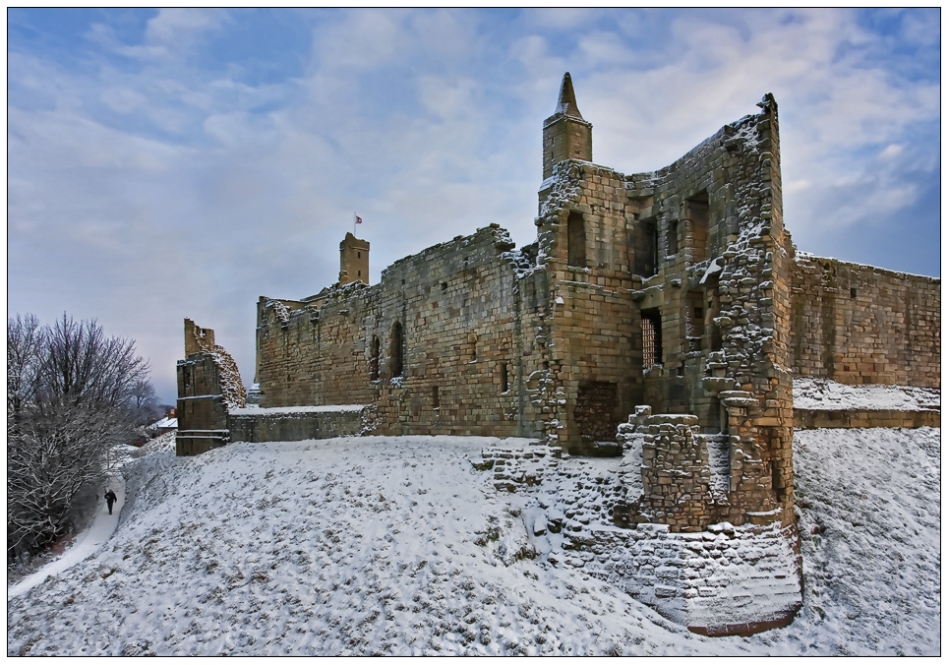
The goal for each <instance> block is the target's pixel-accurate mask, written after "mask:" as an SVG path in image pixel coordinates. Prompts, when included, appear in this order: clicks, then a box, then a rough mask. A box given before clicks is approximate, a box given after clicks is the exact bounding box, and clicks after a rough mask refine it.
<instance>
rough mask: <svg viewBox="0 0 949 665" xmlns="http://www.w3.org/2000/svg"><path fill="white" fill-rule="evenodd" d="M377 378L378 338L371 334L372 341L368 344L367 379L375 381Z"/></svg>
mask: <svg viewBox="0 0 949 665" xmlns="http://www.w3.org/2000/svg"><path fill="white" fill-rule="evenodd" d="M378 378H379V338H378V337H376V336H375V335H373V336H372V343H371V344H370V345H369V380H370V381H375V380H377V379H378Z"/></svg>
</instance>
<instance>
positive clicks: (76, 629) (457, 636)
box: [7, 428, 940, 656]
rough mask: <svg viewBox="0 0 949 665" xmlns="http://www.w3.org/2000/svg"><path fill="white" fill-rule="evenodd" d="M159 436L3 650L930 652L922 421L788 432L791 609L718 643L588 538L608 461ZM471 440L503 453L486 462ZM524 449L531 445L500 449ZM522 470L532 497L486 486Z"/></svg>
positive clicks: (929, 494) (935, 559)
mask: <svg viewBox="0 0 949 665" xmlns="http://www.w3.org/2000/svg"><path fill="white" fill-rule="evenodd" d="M155 448H157V449H156V450H154V452H151V454H145V455H144V456H142V457H138V458H136V459H133V460H131V461H130V463H129V465H130V468H131V474H130V476H129V481H128V484H127V495H126V496H127V498H126V501H125V504H124V505H123V510H122V514H121V523H120V524H119V526H118V528H117V530H116V532H115V534H114V536H113V537H112V539H111V540H110V541H108V543H107V544H106V545H105V546H103V547H101V548H100V549H99V550H98V551H96V552H94V553H91V555H90V556H89V558H88V559H86V560H85V561H83V562H81V563H78V564H76V565H75V566H73V567H72V568H70V569H68V570H66V571H63V572H60V573H59V574H58V575H57V576H55V577H53V578H50V579H47V580H46V581H45V582H43V583H41V584H39V585H37V586H36V587H34V588H32V589H30V590H29V591H27V592H25V593H24V594H23V595H21V596H18V597H14V598H10V599H9V604H8V642H7V651H8V654H9V655H17V654H22V655H44V654H45V655H145V654H157V655H220V654H231V655H285V654H286V655H290V654H293V655H371V654H387V655H423V654H428V655H456V654H471V655H607V654H614V655H627V656H633V655H698V654H702V655H838V654H839V655H843V654H860V655H870V654H881V655H882V654H888V655H894V654H907V655H910V654H913V655H934V654H938V653H939V650H940V626H939V618H940V613H939V594H940V584H939V553H940V550H939V501H938V497H939V494H938V492H939V432H938V430H933V429H925V428H921V429H916V430H898V429H892V430H891V429H887V430H883V429H866V430H857V431H854V430H810V431H804V432H796V433H795V442H794V455H795V459H794V463H795V470H796V495H797V499H798V510H799V516H800V519H799V526H800V531H801V536H802V547H801V554H802V557H803V570H804V607H803V608H802V609H801V611H800V613H799V614H798V615H797V617H796V618H795V619H794V621H793V623H791V624H790V625H789V626H787V627H785V628H779V629H774V630H770V631H766V632H763V633H760V634H757V635H754V636H752V637H718V638H715V637H706V636H702V635H697V634H694V633H690V632H689V631H688V630H686V628H684V627H683V626H681V625H679V624H677V623H674V622H673V621H670V620H669V619H667V618H664V617H663V616H662V615H660V614H658V613H657V612H655V611H654V610H652V609H650V608H649V607H647V606H646V605H644V604H642V603H641V602H639V601H638V600H637V599H636V598H635V597H634V595H633V594H634V593H636V592H637V588H636V587H635V585H634V584H630V581H631V580H634V579H635V578H634V573H632V572H628V574H627V573H623V572H622V571H620V570H619V569H618V567H617V566H615V565H614V566H613V567H612V568H610V567H608V566H607V565H605V564H604V563H603V562H601V561H600V558H599V555H597V553H596V552H595V551H593V549H592V546H591V547H584V546H583V542H582V541H583V540H585V539H586V534H589V533H592V532H593V531H594V530H599V531H602V532H606V531H610V529H609V527H608V526H607V524H608V519H607V517H606V516H605V515H604V509H605V503H604V492H603V491H602V488H603V487H604V486H607V485H608V484H609V482H611V480H612V479H613V477H614V476H615V474H616V472H617V471H618V470H619V465H620V464H621V460H620V459H618V458H614V459H606V458H602V459H591V458H585V459H584V458H569V459H562V460H559V459H556V458H555V457H554V456H553V455H552V454H551V453H550V452H547V451H549V450H550V449H548V448H547V447H546V446H542V445H536V444H534V443H532V442H530V441H526V440H498V439H486V438H452V437H363V438H348V439H329V440H322V441H304V442H294V443H261V444H247V443H237V444H231V445H229V446H225V447H223V448H218V449H214V450H211V451H209V452H207V453H205V454H203V455H200V456H196V457H175V456H174V452H173V451H172V450H170V449H169V447H168V446H155ZM486 450H494V451H498V454H497V455H496V458H497V459H504V460H505V462H508V461H510V462H511V463H510V464H507V463H506V464H504V465H500V466H497V467H494V468H491V469H487V468H485V465H484V464H482V462H483V461H484V460H485V459H486V458H485V456H484V454H483V453H484V452H485V451H486ZM524 450H527V451H530V450H535V451H544V454H543V455H534V454H532V455H531V457H530V458H527V457H526V455H525V454H524V453H520V454H521V457H520V458H519V459H518V458H516V457H515V456H514V453H513V452H511V457H508V458H505V457H502V456H501V455H502V454H507V452H509V451H524ZM141 452H145V453H148V452H150V451H149V450H146V449H143V450H142V451H141ZM505 468H506V470H505V471H503V472H500V471H499V469H505ZM517 479H520V480H523V481H525V482H524V483H523V485H524V486H526V487H527V490H523V489H520V488H518V489H517V490H516V491H515V492H508V491H507V490H506V489H498V488H497V487H496V485H497V484H501V483H504V482H513V481H514V480H517ZM530 483H533V484H530ZM662 530H663V529H662V528H661V527H658V525H655V526H643V527H640V528H639V529H618V528H615V527H614V528H613V529H612V531H610V532H611V533H614V534H619V535H622V536H626V537H629V536H631V535H633V534H637V533H639V532H641V533H640V535H641V536H642V537H643V538H642V542H650V538H652V536H655V540H654V541H653V542H656V543H661V540H662V534H661V533H659V532H660V531H662ZM554 531H556V532H554ZM729 531H732V532H731V533H729ZM653 532H655V533H653ZM687 535H688V539H690V540H694V543H692V544H693V545H695V546H700V548H701V549H702V550H704V551H709V552H711V551H718V552H721V553H724V557H728V556H730V555H729V554H727V553H728V552H729V551H735V552H737V553H738V556H742V555H747V554H753V553H754V552H755V551H760V550H761V548H760V547H759V546H757V545H755V544H754V543H753V542H751V541H749V542H748V543H747V545H746V544H743V543H744V542H745V541H743V540H741V537H740V534H739V533H737V529H736V528H734V527H730V525H717V526H716V527H715V528H713V529H710V530H709V532H707V536H708V537H706V534H703V533H699V534H687ZM564 544H570V546H571V548H570V549H565V548H564V547H563V545H564ZM575 545H579V547H576V546H575ZM706 545H708V547H706ZM731 545H735V547H731ZM716 558H721V557H716ZM752 558H753V557H752ZM763 560H764V558H763V557H762V559H761V560H759V562H758V563H756V564H753V566H759V565H761V562H762V561H763ZM606 561H607V562H610V561H613V563H614V564H615V563H617V561H614V560H613V559H611V558H609V557H608V558H607V559H606ZM730 568H733V569H734V571H735V572H740V569H739V568H738V567H735V566H728V565H725V566H723V567H722V570H723V571H727V570H729V569H730Z"/></svg>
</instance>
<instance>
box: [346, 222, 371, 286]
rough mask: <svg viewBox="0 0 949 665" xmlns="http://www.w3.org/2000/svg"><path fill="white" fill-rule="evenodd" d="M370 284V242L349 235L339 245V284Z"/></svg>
mask: <svg viewBox="0 0 949 665" xmlns="http://www.w3.org/2000/svg"><path fill="white" fill-rule="evenodd" d="M350 282H362V283H363V284H368V283H369V242H368V241H366V240H360V239H359V238H357V237H356V236H354V235H353V234H352V233H347V234H346V237H345V238H343V241H342V242H341V243H339V284H340V286H342V285H344V284H349V283H350Z"/></svg>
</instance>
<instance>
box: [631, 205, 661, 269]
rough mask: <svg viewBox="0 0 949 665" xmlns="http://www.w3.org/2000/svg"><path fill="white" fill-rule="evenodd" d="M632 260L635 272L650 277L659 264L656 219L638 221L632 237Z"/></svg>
mask: <svg viewBox="0 0 949 665" xmlns="http://www.w3.org/2000/svg"><path fill="white" fill-rule="evenodd" d="M634 238H635V239H634V251H633V260H634V262H635V266H636V274H637V275H639V276H640V277H652V276H653V275H655V274H656V271H657V270H658V265H659V238H658V235H657V231H656V220H655V219H647V220H645V221H643V222H640V223H639V227H638V229H637V231H636V235H635V237H634Z"/></svg>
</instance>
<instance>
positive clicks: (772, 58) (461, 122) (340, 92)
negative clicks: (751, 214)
mask: <svg viewBox="0 0 949 665" xmlns="http://www.w3.org/2000/svg"><path fill="white" fill-rule="evenodd" d="M8 20H9V31H8V34H9V42H8V76H9V80H8V90H9V100H8V109H7V112H8V164H9V171H8V196H9V200H8V261H9V265H8V292H9V313H10V314H11V315H14V314H16V313H26V312H32V313H35V314H37V315H38V316H39V317H40V318H41V320H43V321H44V322H50V321H52V319H53V318H54V317H56V316H57V315H61V314H62V312H64V311H65V312H68V313H69V314H71V315H72V316H74V317H75V318H79V319H89V318H95V319H97V320H98V321H99V323H100V324H102V325H103V327H104V328H105V330H106V332H107V333H109V334H111V335H118V336H122V337H130V338H133V339H135V340H136V341H137V344H138V349H139V351H140V353H141V354H142V355H143V356H145V357H146V358H148V359H149V361H150V363H151V366H152V371H153V382H154V383H155V386H156V388H157V390H158V392H159V395H160V397H161V398H162V400H163V401H165V402H168V403H173V401H174V399H175V385H174V382H175V379H174V372H175V370H174V367H175V360H176V359H178V358H180V357H181V356H182V355H183V338H182V334H183V333H182V328H183V326H182V319H184V318H185V317H190V318H193V319H194V320H195V321H196V322H197V323H198V324H199V325H201V326H206V327H210V328H214V329H215V330H216V333H217V339H218V342H219V343H221V344H223V345H224V346H225V347H226V348H227V349H228V350H229V351H231V353H232V354H233V355H234V356H235V358H236V359H237V362H238V364H239V366H240V367H241V370H242V373H243V375H244V380H245V383H247V384H249V383H250V382H251V381H252V380H253V366H254V357H253V354H254V329H255V309H256V307H255V303H256V301H257V298H258V297H259V296H262V295H265V296H270V297H286V298H301V297H305V296H307V295H311V294H313V293H316V292H317V291H319V290H320V289H321V288H322V287H324V286H327V285H329V284H331V283H333V282H334V281H335V280H336V278H337V276H338V270H339V252H338V243H339V241H340V240H341V239H342V237H343V235H344V234H345V233H346V231H348V230H349V231H351V230H352V228H353V227H352V219H353V214H354V212H357V213H358V214H359V215H360V216H361V217H362V218H363V219H364V220H365V223H364V224H363V225H362V226H361V227H360V229H359V234H358V235H360V236H361V237H364V238H366V239H367V240H369V241H370V242H371V243H372V256H371V268H372V280H373V282H375V281H378V279H379V273H380V271H381V270H382V269H383V268H384V267H385V266H387V265H389V264H390V263H392V262H393V261H394V260H396V259H398V258H400V257H402V256H405V255H407V254H412V253H415V252H418V251H419V250H421V249H423V248H425V247H427V246H429V245H431V244H434V243H437V242H442V241H445V240H449V239H451V238H452V237H454V236H456V235H459V234H468V233H471V232H473V231H474V230H475V229H476V228H478V227H481V226H485V225H487V224H489V223H491V222H497V223H499V224H501V225H502V226H503V227H505V228H507V229H508V230H510V231H511V234H512V236H513V237H514V240H515V241H516V242H517V243H518V245H522V244H525V243H528V242H531V241H532V240H533V238H534V225H533V219H534V216H535V215H536V212H537V203H536V201H537V199H536V193H537V187H538V185H539V184H540V182H541V123H542V122H543V120H544V118H546V117H547V116H548V115H550V114H551V113H552V112H553V111H554V105H555V102H556V99H557V92H558V88H559V85H560V79H561V77H562V76H563V73H564V72H565V71H570V72H571V75H572V77H573V81H574V87H575V89H576V93H577V100H578V105H579V107H580V110H581V112H582V113H583V115H584V117H585V118H586V119H587V120H589V121H590V122H592V123H593V126H594V133H593V136H594V146H593V150H594V155H593V157H594V161H595V162H597V163H599V164H604V165H606V166H610V167H613V168H615V169H617V170H619V171H621V172H624V173H635V172H641V171H649V170H654V169H657V168H660V167H662V166H665V165H667V164H669V163H671V162H672V161H674V160H675V159H677V158H678V157H679V156H681V155H682V154H683V153H684V152H686V151H687V150H689V149H690V148H692V147H693V146H695V145H696V144H698V143H699V142H701V141H702V140H704V139H705V138H707V137H708V136H710V135H711V134H713V133H715V132H716V131H717V130H718V129H719V128H720V127H721V126H722V125H724V124H726V123H728V122H731V121H733V120H737V119H739V118H741V117H742V116H744V115H746V114H749V113H755V112H757V110H758V109H757V108H756V107H755V103H756V102H757V101H758V100H759V99H760V98H761V96H762V95H763V94H764V93H766V92H773V93H774V95H775V97H776V98H777V100H778V104H779V110H780V117H781V133H782V135H781V143H782V145H781V148H782V166H783V177H784V190H785V199H784V204H785V220H786V224H787V227H788V229H789V230H790V231H791V233H792V235H793V238H794V241H795V243H796V244H797V246H798V248H799V249H801V250H804V251H808V252H813V253H815V254H819V255H823V256H836V257H838V258H841V259H845V260H849V261H856V262H860V263H869V264H874V265H880V266H883V267H886V268H890V269H894V270H902V271H907V272H913V273H920V274H926V275H934V276H938V275H939V239H940V235H939V176H940V163H939V38H940V31H939V20H940V15H939V10H919V11H883V10H880V11H876V10H874V11H853V10H781V11H750V10H731V11H721V10H682V11H641V10H601V11H574V10H546V11H543V10H538V11H513V10H487V11H441V10H418V11H402V10H250V9H238V10H195V9H171V10H162V11H155V10H112V9H108V10H71V9H58V10H46V9H10V10H9V13H8Z"/></svg>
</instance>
